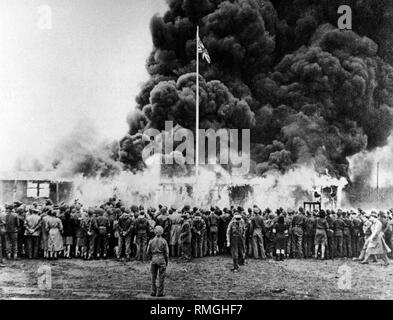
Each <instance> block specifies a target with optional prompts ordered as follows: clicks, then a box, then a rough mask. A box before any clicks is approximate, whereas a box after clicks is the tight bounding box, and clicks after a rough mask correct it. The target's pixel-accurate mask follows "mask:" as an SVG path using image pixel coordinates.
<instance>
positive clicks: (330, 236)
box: [326, 210, 335, 259]
mask: <svg viewBox="0 0 393 320" xmlns="http://www.w3.org/2000/svg"><path fill="white" fill-rule="evenodd" d="M326 221H327V223H328V229H327V231H326V237H327V247H326V248H327V250H326V258H327V259H334V257H335V241H334V230H333V222H334V221H335V216H334V214H333V212H331V211H330V210H326Z"/></svg>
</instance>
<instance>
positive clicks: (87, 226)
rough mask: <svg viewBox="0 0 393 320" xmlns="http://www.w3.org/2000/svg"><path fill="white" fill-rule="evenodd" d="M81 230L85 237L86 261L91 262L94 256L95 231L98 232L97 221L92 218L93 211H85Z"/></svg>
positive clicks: (90, 209)
mask: <svg viewBox="0 0 393 320" xmlns="http://www.w3.org/2000/svg"><path fill="white" fill-rule="evenodd" d="M82 228H83V229H84V230H85V233H86V235H87V237H86V238H87V244H86V246H87V249H88V252H87V259H88V260H91V259H93V256H94V247H95V240H96V237H97V230H98V225H97V219H96V217H95V216H94V209H93V208H89V209H88V211H87V217H86V218H85V219H84V220H82Z"/></svg>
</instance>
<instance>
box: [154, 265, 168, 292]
mask: <svg viewBox="0 0 393 320" xmlns="http://www.w3.org/2000/svg"><path fill="white" fill-rule="evenodd" d="M165 272H166V265H165V264H157V263H152V264H151V266H150V273H151V293H152V294H153V295H163V294H164V281H165ZM157 276H158V291H157V285H156V280H157Z"/></svg>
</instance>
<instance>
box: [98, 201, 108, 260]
mask: <svg viewBox="0 0 393 320" xmlns="http://www.w3.org/2000/svg"><path fill="white" fill-rule="evenodd" d="M104 213H105V211H104V210H103V209H101V208H100V209H96V214H97V227H98V234H97V258H98V259H99V258H102V259H106V258H107V255H108V238H109V237H108V236H109V228H110V222H109V219H108V217H106V216H105V215H104Z"/></svg>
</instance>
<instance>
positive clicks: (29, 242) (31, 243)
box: [26, 235, 40, 259]
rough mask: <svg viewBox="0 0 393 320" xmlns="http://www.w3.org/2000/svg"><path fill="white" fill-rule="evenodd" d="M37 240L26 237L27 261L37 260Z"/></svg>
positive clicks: (36, 237) (38, 242)
mask: <svg viewBox="0 0 393 320" xmlns="http://www.w3.org/2000/svg"><path fill="white" fill-rule="evenodd" d="M39 240H40V237H39V236H31V235H30V236H26V247H27V257H28V258H29V259H37V258H38V249H39V244H40V241H39Z"/></svg>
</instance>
